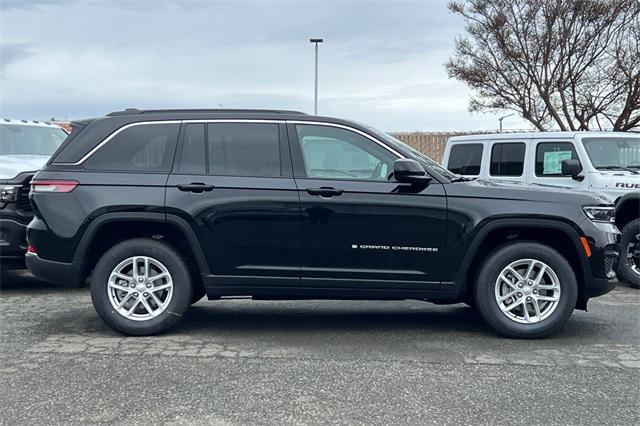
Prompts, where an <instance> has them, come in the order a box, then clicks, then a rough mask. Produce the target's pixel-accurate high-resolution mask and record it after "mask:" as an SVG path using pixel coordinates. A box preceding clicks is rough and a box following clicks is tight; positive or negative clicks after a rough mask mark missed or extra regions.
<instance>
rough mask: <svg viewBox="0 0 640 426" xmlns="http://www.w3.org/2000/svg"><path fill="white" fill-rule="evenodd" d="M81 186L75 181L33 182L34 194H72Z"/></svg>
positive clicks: (32, 189)
mask: <svg viewBox="0 0 640 426" xmlns="http://www.w3.org/2000/svg"><path fill="white" fill-rule="evenodd" d="M78 185H80V183H79V182H78V181H75V180H32V181H31V191H32V192H71V191H73V190H74V189H75V188H76V186H78Z"/></svg>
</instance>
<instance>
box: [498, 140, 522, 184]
mask: <svg viewBox="0 0 640 426" xmlns="http://www.w3.org/2000/svg"><path fill="white" fill-rule="evenodd" d="M524 152H525V145H524V144H523V143H496V144H494V145H493V147H492V148H491V166H490V169H489V174H491V176H522V171H523V169H524Z"/></svg>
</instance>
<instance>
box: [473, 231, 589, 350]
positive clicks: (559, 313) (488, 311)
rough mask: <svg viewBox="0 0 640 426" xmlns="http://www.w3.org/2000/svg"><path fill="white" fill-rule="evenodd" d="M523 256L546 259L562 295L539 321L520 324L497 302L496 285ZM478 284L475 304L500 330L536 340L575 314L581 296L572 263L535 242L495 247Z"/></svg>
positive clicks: (497, 329)
mask: <svg viewBox="0 0 640 426" xmlns="http://www.w3.org/2000/svg"><path fill="white" fill-rule="evenodd" d="M520 259H534V260H538V261H542V262H544V263H545V264H547V265H548V266H549V267H550V268H551V269H552V270H553V271H554V272H555V274H556V276H557V277H558V281H559V284H560V298H559V300H558V301H557V302H556V303H557V306H556V308H555V310H554V311H553V312H551V314H549V316H547V317H546V318H543V319H542V320H541V321H539V322H535V323H527V324H525V323H519V322H517V321H516V320H513V319H511V318H509V317H507V315H506V314H504V313H503V312H502V311H501V310H500V307H499V306H498V302H497V301H496V296H495V291H496V290H495V287H496V281H497V279H498V277H499V274H500V273H501V272H502V270H503V269H504V268H506V267H507V266H508V265H510V264H511V263H512V262H515V261H517V260H520ZM475 284H476V285H475V287H474V300H475V306H476V308H477V309H478V311H479V312H480V315H481V316H482V318H484V320H485V321H486V322H487V323H488V324H489V325H490V326H491V327H492V328H493V329H494V330H496V331H497V332H498V333H500V334H502V335H504V336H506V337H512V338H528V339H535V338H541V337H545V336H547V335H549V334H551V333H553V332H555V331H557V330H558V329H560V328H561V327H562V325H564V323H565V322H566V321H567V320H568V319H569V317H570V316H571V313H572V312H573V309H574V308H575V305H576V300H577V297H578V283H577V281H576V277H575V275H574V273H573V270H572V268H571V265H569V262H567V261H566V260H565V258H564V257H563V256H562V255H561V254H560V253H558V252H557V251H556V250H554V249H553V248H551V247H548V246H546V245H543V244H539V243H535V242H519V243H512V244H509V245H506V246H502V247H500V248H498V249H497V250H495V251H494V252H493V253H491V254H490V255H489V256H487V258H486V259H485V260H484V262H483V263H482V265H481V268H480V272H479V274H478V278H477V282H476V283H475ZM532 288H533V287H532ZM527 291H530V290H527ZM523 314H524V313H523Z"/></svg>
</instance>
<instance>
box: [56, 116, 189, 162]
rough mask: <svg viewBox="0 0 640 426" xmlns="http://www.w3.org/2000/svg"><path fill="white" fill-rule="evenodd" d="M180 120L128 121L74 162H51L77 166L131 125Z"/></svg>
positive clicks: (172, 122) (173, 122)
mask: <svg viewBox="0 0 640 426" xmlns="http://www.w3.org/2000/svg"><path fill="white" fill-rule="evenodd" d="M180 122H181V120H164V121H138V122H135V123H129V124H125V125H124V126H122V127H120V128H118V129H116V130H114V131H113V133H111V134H110V135H109V136H107V137H106V138H104V139H103V140H102V142H100V143H99V144H98V145H96V146H94V147H93V148H92V149H91V151H89V152H87V153H86V154H85V155H84V156H83V157H82V158H81V159H80V160H78V161H76V162H75V163H55V162H54V163H53V164H59V165H64V166H79V165H81V164H82V163H84V162H85V161H87V160H88V159H89V157H91V156H92V155H93V154H95V153H96V151H98V150H99V149H100V148H102V147H103V146H105V145H106V144H107V143H109V141H111V140H112V139H113V138H115V137H116V136H117V135H118V134H120V132H123V131H125V130H127V129H129V128H131V127H136V126H148V125H153V124H180Z"/></svg>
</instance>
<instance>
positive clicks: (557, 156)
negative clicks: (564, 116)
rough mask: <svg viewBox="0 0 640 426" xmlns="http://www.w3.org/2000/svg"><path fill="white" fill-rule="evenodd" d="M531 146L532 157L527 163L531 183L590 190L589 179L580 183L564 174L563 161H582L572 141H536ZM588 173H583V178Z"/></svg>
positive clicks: (582, 163) (581, 162) (582, 162)
mask: <svg viewBox="0 0 640 426" xmlns="http://www.w3.org/2000/svg"><path fill="white" fill-rule="evenodd" d="M532 142H533V143H532V144H531V145H532V146H531V149H530V154H531V155H530V157H529V158H531V160H533V161H528V162H527V167H528V168H529V176H530V177H531V178H530V179H531V180H530V182H531V183H537V184H543V185H551V186H559V187H564V188H574V189H588V182H587V179H586V178H585V179H583V180H582V181H578V180H575V179H573V178H572V177H571V176H568V175H563V174H562V161H563V160H579V161H580V164H581V165H583V167H584V161H583V160H581V159H580V157H579V156H578V153H577V151H576V148H575V146H574V144H573V141H572V140H569V139H565V140H552V139H534V140H533V141H532ZM585 175H586V173H584V172H583V174H582V176H585Z"/></svg>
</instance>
